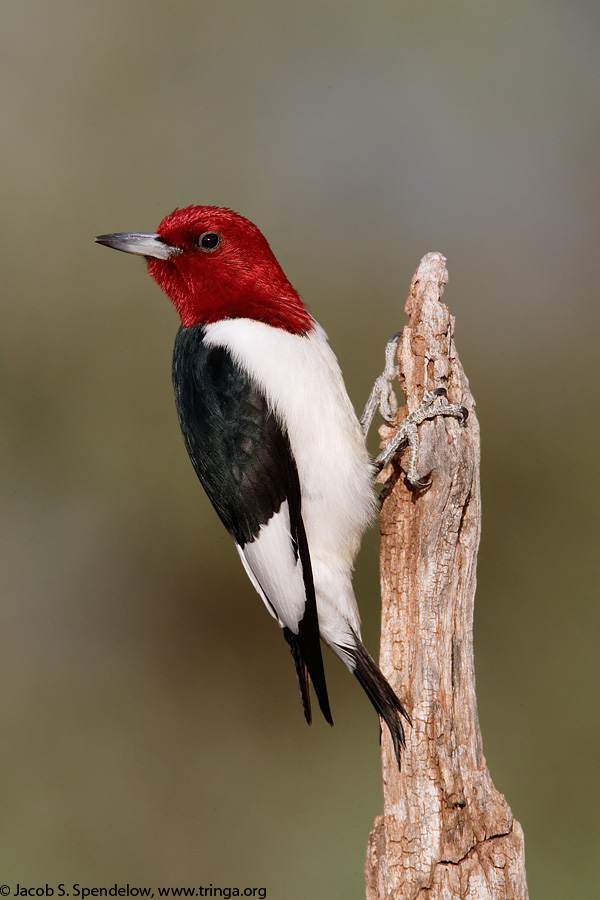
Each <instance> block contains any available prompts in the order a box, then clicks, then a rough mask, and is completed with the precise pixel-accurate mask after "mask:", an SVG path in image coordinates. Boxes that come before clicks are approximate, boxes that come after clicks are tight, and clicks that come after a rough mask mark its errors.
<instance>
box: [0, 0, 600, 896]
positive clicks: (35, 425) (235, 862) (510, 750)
mask: <svg viewBox="0 0 600 900" xmlns="http://www.w3.org/2000/svg"><path fill="white" fill-rule="evenodd" d="M599 39H600V7H598V5H597V4H595V3H590V2H589V0H571V2H570V3H568V4H567V3H559V2H556V0H554V2H553V0H547V2H544V3H542V2H537V0H519V2H515V0H508V2H506V0H504V2H500V0H492V2H468V0H462V2H448V0H444V2H420V3H401V2H397V0H395V2H392V0H388V2H384V0H372V2H368V3H367V2H357V0H348V2H346V3H340V2H332V0H325V2H323V0H304V2H303V3H302V4H295V3H277V2H274V0H259V2H242V0H220V2H218V3H207V2H197V0H196V2H189V0H183V2H168V0H163V2H155V0H145V2H140V0H127V2H123V0H120V2H117V0H103V2H102V3H95V4H92V3H82V2H76V0H56V2H52V3H47V2H41V0H37V2H36V0H18V2H17V0H4V2H3V3H2V7H1V11H0V46H1V53H0V71H1V85H2V87H1V122H2V180H1V183H2V217H1V221H0V228H1V252H2V259H3V262H2V281H3V300H2V328H1V330H0V373H1V377H2V388H1V393H0V416H1V421H2V428H1V434H0V464H1V479H2V493H1V496H2V520H1V528H2V541H1V548H2V562H1V570H0V571H1V591H2V596H1V607H0V608H1V621H0V640H1V653H0V695H1V701H0V704H1V721H2V737H1V740H0V771H1V773H2V802H1V815H0V821H1V824H0V880H1V881H3V882H6V883H8V884H9V885H13V886H14V885H15V884H16V883H17V882H19V883H21V885H34V886H36V885H39V884H45V883H46V882H48V883H50V884H52V883H57V882H58V881H63V882H67V883H69V884H71V883H73V882H77V881H78V882H80V883H82V884H88V885H93V884H95V885H103V886H110V885H111V884H114V882H115V881H117V882H119V883H126V882H127V881H129V882H130V883H132V884H136V883H137V884H142V885H143V884H146V885H151V886H153V887H156V886H159V885H166V886H168V885H173V884H175V885H197V884H204V885H208V884H209V883H211V882H212V883H213V884H214V885H221V886H227V885H229V886H239V887H246V886H251V887H252V886H256V887H266V888H267V892H268V893H267V896H268V897H271V898H282V900H300V898H306V897H315V898H321V897H323V898H325V897H327V898H340V900H341V898H344V900H346V898H350V897H352V898H354V897H356V898H359V897H362V896H364V887H363V878H362V866H363V857H364V852H365V846H366V840H367V835H368V832H369V830H370V828H371V825H372V821H373V818H374V816H375V815H376V814H377V813H379V811H380V809H381V794H380V790H381V789H380V773H379V754H378V739H377V738H378V728H377V721H376V718H375V716H374V714H373V713H372V710H371V709H370V708H369V705H368V702H367V701H366V699H365V698H364V697H363V695H362V693H361V692H360V691H359V690H358V687H357V685H356V683H355V682H354V680H353V679H352V678H350V677H349V676H348V674H347V673H346V672H345V670H344V669H343V667H342V666H341V665H340V664H339V663H337V661H335V660H334V659H333V658H332V657H331V656H330V655H329V654H328V657H327V659H326V664H327V669H328V677H329V681H330V692H331V699H332V705H333V711H334V718H335V722H336V727H335V728H334V729H330V728H329V727H328V726H327V725H325V724H324V723H323V722H321V721H317V722H316V723H315V725H314V726H313V728H312V729H308V728H307V727H306V726H305V724H304V721H303V717H302V714H301V710H300V704H299V700H298V697H297V691H296V686H295V682H294V675H293V667H292V664H291V660H290V659H289V653H288V650H287V648H286V646H285V644H284V642H283V640H282V639H281V635H280V634H279V633H278V630H277V628H276V627H275V626H274V623H273V622H272V620H271V618H270V617H269V616H268V615H267V614H266V613H265V611H264V609H263V607H262V604H261V602H260V600H259V599H258V597H257V596H256V595H255V594H254V592H253V590H252V588H251V587H250V585H249V584H248V582H247V580H246V577H245V575H244V573H243V572H242V569H241V566H240V565H239V563H238V560H237V556H236V554H235V553H234V550H233V546H232V545H231V542H230V540H229V538H228V536H227V535H226V534H225V533H224V531H223V530H222V528H221V527H220V525H219V523H218V521H217V519H216V516H215V515H214V513H213V512H212V509H211V508H210V507H209V504H208V501H207V500H206V499H205V497H204V495H203V493H202V490H201V488H200V486H199V484H198V483H197V482H196V479H195V477H194V474H193V471H192V469H191V466H190V464H189V461H188V460H187V457H186V453H185V450H184V447H183V443H182V440H181V436H180V434H179V428H178V424H177V420H176V414H175V409H174V404H173V399H172V389H171V383H170V357H171V348H172V342H173V337H174V334H175V331H176V328H177V318H176V314H175V312H174V311H173V309H171V307H170V305H169V303H168V301H167V299H166V298H165V297H164V296H163V295H161V294H160V292H159V290H158V288H157V287H156V286H155V285H154V284H153V283H152V282H151V281H150V280H149V279H148V278H147V276H146V275H145V272H144V266H143V264H142V263H141V262H140V261H136V260H134V259H132V258H131V257H127V256H125V255H121V254H116V253H109V252H108V251H107V250H105V249H104V248H102V247H98V246H95V245H94V243H93V236H94V235H95V234H99V233H103V232H109V231H121V230H130V229H131V230H148V231H149V230H153V229H154V228H155V226H156V225H157V224H158V222H159V220H160V219H161V218H162V216H163V215H164V214H166V213H167V212H170V211H171V210H172V209H173V208H174V207H175V206H184V205H187V204H189V203H206V204H216V205H224V206H232V207H233V208H235V209H237V210H239V211H240V212H242V213H243V214H245V215H246V216H248V217H249V218H251V219H252V220H254V221H255V222H256V223H257V224H258V225H259V227H260V228H261V229H262V230H263V231H264V233H265V234H266V236H267V237H268V239H269V240H270V242H271V245H272V247H273V249H274V251H275V253H276V255H277V256H278V258H279V260H280V261H281V263H282V265H283V267H284V269H285V271H286V272H287V274H288V275H289V277H290V278H291V280H292V282H293V283H294V284H295V285H296V287H297V288H298V289H299V290H300V292H301V293H302V295H303V296H304V298H305V299H306V301H307V302H308V304H309V306H310V308H311V310H312V312H313V313H314V314H315V316H316V317H317V318H318V319H319V320H320V322H321V323H322V324H323V326H324V327H325V328H326V330H327V331H328V333H329V336H330V340H331V343H332V345H333V347H334V349H335V350H336V352H337V353H338V356H339V358H340V362H341V364H342V368H343V369H344V372H345V374H346V379H347V383H348V387H349V391H350V394H351V396H352V398H353V400H354V402H355V405H356V406H357V407H361V406H362V403H363V402H364V400H365V398H366V396H367V394H368V391H369V388H370V385H371V383H372V381H373V379H374V377H375V376H376V375H377V374H378V373H379V371H380V369H381V365H382V358H383V346H384V343H385V340H386V339H387V338H388V336H389V335H390V334H391V333H393V332H394V331H395V330H397V329H398V328H400V327H401V326H402V324H403V323H404V321H405V318H404V313H403V303H404V299H405V297H406V294H407V291H408V286H409V283H410V278H411V276H412V273H413V271H414V269H415V268H416V266H417V264H418V262H419V259H420V257H421V256H422V255H423V254H424V253H425V252H427V251H429V250H439V251H441V252H443V253H444V254H445V255H446V256H447V257H448V261H449V270H450V283H449V286H448V288H447V290H446V294H445V299H446V300H447V302H448V304H449V305H450V307H451V310H452V312H453V313H454V315H455V316H456V319H457V327H456V342H457V346H458V349H459V352H460V354H461V358H462V361H463V364H464V366H465V369H466V371H467V374H468V376H469V378H470V382H471V386H472V389H473V393H474V395H475V398H476V400H477V404H478V413H479V417H480V421H481V427H482V446H483V460H482V486H483V504H484V520H483V538H482V545H481V554H480V563H479V587H478V595H477V601H476V610H475V615H476V623H475V652H476V667H477V675H478V700H479V712H480V718H481V726H482V731H483V737H484V746H485V751H486V756H487V760H488V763H489V766H490V769H491V772H492V776H493V778H494V780H495V783H496V785H497V787H498V788H499V789H500V790H501V791H502V792H504V793H505V794H506V797H507V799H508V801H509V802H510V804H511V806H512V809H513V811H514V814H515V816H516V817H517V818H518V819H519V820H520V821H521V823H522V825H523V827H524V829H525V838H526V853H527V866H528V876H529V882H530V890H531V894H532V897H544V898H546V900H553V898H557V900H558V898H560V900H563V898H565V897H567V896H569V897H574V896H577V897H591V896H596V895H597V889H598V885H597V883H595V882H596V880H597V859H598V853H599V851H600V828H599V823H598V805H597V793H598V788H599V778H598V774H599V762H598V755H599V754H598V741H599V737H600V726H599V723H598V692H599V690H600V685H599V684H598V681H599V678H598V663H597V660H598V625H599V621H598V619H599V614H598V608H599V606H598V596H597V595H598V588H597V574H596V573H597V569H598V532H599V527H598V526H599V514H598V504H599V491H598V481H599V478H598V439H599V424H598V412H597V410H598V401H597V391H596V384H595V382H596V377H597V369H598V343H599V338H600V315H599V309H598V307H599V305H598V288H597V282H598V260H599V259H600V242H599V237H600V233H599V231H600V229H599V224H600V216H599V213H598V206H599V200H600V190H599V189H600V177H599V159H600V116H599V106H600V101H599V98H600V65H599V57H598V46H599ZM356 582H357V593H358V597H359V600H360V603H361V609H362V613H363V618H364V622H365V627H364V631H365V637H366V640H367V643H368V644H369V645H370V646H371V648H372V649H373V650H374V651H375V650H376V647H377V639H378V630H379V625H378V615H379V605H378V578H377V535H376V530H375V529H374V530H373V531H372V532H371V533H370V534H369V536H368V538H367V539H366V541H365V545H364V550H363V552H362V554H361V557H360V560H359V566H358V572H357V579H356Z"/></svg>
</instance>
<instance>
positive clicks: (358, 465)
mask: <svg viewBox="0 0 600 900" xmlns="http://www.w3.org/2000/svg"><path fill="white" fill-rule="evenodd" d="M205 343H206V344H208V345H213V346H222V347H225V348H226V349H227V350H228V351H229V352H230V353H231V355H232V356H233V358H234V359H235V361H236V362H237V363H238V365H240V366H241V367H242V368H243V369H244V370H245V371H246V372H247V373H248V374H249V375H250V377H251V378H252V379H253V380H254V381H256V382H257V383H258V385H259V386H260V387H261V389H262V390H263V391H264V394H265V396H266V398H267V400H268V402H269V405H270V407H271V408H272V410H273V411H274V413H275V415H276V416H277V417H278V419H279V420H280V421H281V422H282V423H283V425H284V426H285V428H286V430H287V433H288V436H289V439H290V444H291V447H292V452H293V454H294V458H295V460H296V466H297V468H298V475H299V479H300V486H301V491H302V517H303V519H304V525H305V528H306V535H307V539H308V544H309V548H310V552H311V558H312V559H313V563H314V569H315V588H316V589H317V594H318V595H319V594H322V595H323V594H324V593H325V592H326V593H327V594H328V595H329V594H330V590H329V589H327V590H326V584H325V582H328V581H332V580H333V581H334V582H336V581H337V585H338V593H340V592H341V593H343V594H345V595H346V596H345V597H342V596H340V597H339V598H337V599H336V598H335V597H331V598H330V600H329V602H331V603H334V604H335V606H336V607H338V608H340V607H341V608H340V612H344V613H345V615H346V617H347V618H348V619H349V620H350V621H351V623H352V620H355V621H356V626H357V627H358V613H357V611H356V608H355V601H354V596H353V594H352V588H351V583H350V573H351V569H352V565H353V563H354V558H355V556H356V553H357V551H358V548H359V545H360V541H361V538H362V535H363V532H364V530H365V528H366V527H367V525H368V523H369V521H370V519H371V518H372V516H373V513H374V492H373V468H372V464H371V462H370V458H369V455H368V452H367V449H366V446H365V442H364V438H363V435H362V431H361V428H360V425H359V423H358V420H357V418H356V414H355V412H354V409H353V408H352V404H351V403H350V399H349V397H348V394H347V392H346V387H345V385H344V381H343V378H342V373H341V371H340V368H339V365H338V362H337V359H336V358H335V355H334V353H333V351H332V350H331V348H330V346H329V344H328V343H327V336H326V334H325V332H324V331H323V329H322V328H321V327H320V326H319V325H318V324H317V323H315V327H314V330H313V331H312V332H311V333H310V334H309V335H306V336H300V335H294V334H290V333H288V332H286V331H282V330H281V329H279V328H273V327H272V326H270V325H265V324H264V323H262V322H256V321H254V320H251V319H226V320H223V321H221V322H215V323H213V324H210V325H207V326H206V337H205ZM321 570H323V573H324V574H323V577H322V578H319V575H318V573H319V571H321ZM336 575H337V577H336ZM338 578H339V581H338V580H337V579H338ZM319 582H321V584H319ZM342 584H343V585H344V587H343V589H342ZM321 599H322V600H324V599H325V597H324V596H323V597H321ZM318 600H319V596H318ZM348 604H350V605H351V606H353V609H352V611H350V610H348V608H347V606H348ZM350 612H351V615H349V614H350Z"/></svg>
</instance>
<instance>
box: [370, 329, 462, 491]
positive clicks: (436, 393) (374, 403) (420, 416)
mask: <svg viewBox="0 0 600 900" xmlns="http://www.w3.org/2000/svg"><path fill="white" fill-rule="evenodd" d="M401 335H402V332H401V331H399V332H397V333H396V334H395V335H394V336H393V337H391V338H390V340H389V341H388V342H387V344H386V348H385V368H384V370H383V372H382V374H381V375H380V376H379V378H378V379H377V380H376V382H375V385H374V386H373V390H372V391H371V396H370V397H369V400H368V401H367V405H366V407H365V410H364V412H363V414H362V417H361V420H360V424H361V426H362V428H363V432H364V434H365V437H366V435H367V432H368V430H369V426H370V424H371V422H372V420H373V416H374V415H375V412H376V410H377V409H378V410H379V412H380V414H381V416H382V418H383V419H384V420H385V421H386V422H387V423H388V424H392V420H393V419H394V418H395V415H396V412H397V410H398V401H397V399H396V395H395V393H394V389H393V386H392V382H393V380H394V378H396V377H397V375H398V366H397V362H396V347H397V344H398V340H399V338H400V336H401ZM447 397H448V391H447V389H446V388H445V387H437V388H433V390H431V391H427V392H426V393H425V394H424V396H423V399H422V400H421V403H420V404H419V405H418V406H417V408H416V409H414V410H413V411H412V412H411V413H409V414H408V415H407V416H406V418H405V419H403V421H402V422H401V423H400V425H399V426H398V427H397V429H396V431H395V433H394V434H393V435H392V437H391V438H390V440H389V441H388V443H387V444H386V446H385V447H384V448H383V450H382V451H381V453H380V454H379V455H378V456H377V457H376V459H375V461H374V462H375V467H376V470H377V472H380V471H381V470H382V469H383V468H385V466H387V464H388V463H389V462H391V460H392V458H393V457H394V456H395V454H396V453H397V452H398V450H399V449H400V448H401V447H403V446H405V445H408V450H409V452H408V461H407V465H406V479H407V481H408V482H409V484H410V485H411V486H412V487H413V488H415V489H416V490H420V491H422V490H426V489H427V488H428V487H430V486H431V481H421V480H420V479H419V476H418V474H417V469H416V462H417V455H418V452H419V435H418V426H419V425H420V424H421V423H422V422H424V421H425V420H426V419H433V418H436V417H437V416H452V417H453V418H456V419H458V420H459V422H460V424H461V425H465V424H466V421H467V417H468V415H469V411H468V410H467V409H466V408H465V407H464V406H461V405H459V404H456V403H449V402H448V400H447Z"/></svg>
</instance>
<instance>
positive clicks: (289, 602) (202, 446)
mask: <svg viewBox="0 0 600 900" xmlns="http://www.w3.org/2000/svg"><path fill="white" fill-rule="evenodd" d="M173 384H174V387H175V399H176V403H177V409H178V412H179V421H180V424H181V430H182V432H183V437H184V440H185V444H186V447H187V450H188V453H189V455H190V459H191V461H192V464H193V466H194V469H195V470H196V474H197V475H198V478H199V479H200V481H201V482H202V485H203V487H204V489H205V491H206V493H207V494H208V497H209V499H210V501H211V503H212V504H213V506H214V508H215V510H216V511H217V514H218V515H219V517H220V519H221V521H222V522H223V524H224V525H225V527H226V528H227V530H228V531H229V532H230V534H231V535H232V536H233V538H234V539H235V541H236V543H237V545H238V549H239V550H240V555H241V557H242V561H243V562H244V566H245V568H246V571H247V572H248V575H249V577H250V579H251V581H252V583H253V584H254V586H255V587H256V589H257V590H258V592H259V594H260V595H261V596H262V598H263V600H264V601H265V603H266V604H267V606H268V607H269V608H270V610H271V612H272V613H273V614H274V615H275V617H276V618H277V620H278V621H279V623H280V624H281V626H282V627H283V629H284V635H285V638H286V640H287V642H288V644H289V645H290V649H291V651H292V656H293V658H294V663H295V666H296V673H297V676H298V684H299V687H300V693H301V696H302V703H303V707H304V714H305V716H306V719H307V721H308V722H310V720H311V713H310V697H309V690H308V675H307V669H308V673H309V674H310V677H311V680H312V682H313V685H314V687H315V691H316V694H317V698H318V701H319V705H320V707H321V710H322V712H323V715H324V716H325V718H326V719H327V721H328V722H331V712H330V709H329V701H328V697H327V687H326V683H325V673H324V670H323V659H322V656H321V644H320V638H319V623H318V618H317V605H316V599H315V589H314V584H313V576H312V569H311V563H310V554H309V549H308V543H307V540H306V534H305V531H304V523H303V521H302V508H301V495H300V483H299V481H298V472H297V470H296V464H295V462H294V457H293V455H292V451H291V448H290V444H289V440H288V437H287V434H286V433H285V431H284V430H283V429H282V427H281V425H280V424H279V422H278V421H277V420H276V418H275V416H274V415H273V413H272V412H271V411H270V410H269V408H268V404H267V400H266V398H265V397H264V395H263V393H262V392H261V391H260V389H259V388H258V387H257V386H256V385H255V384H254V383H253V382H252V381H251V379H250V378H249V376H248V375H247V374H246V373H245V372H244V371H243V369H241V368H240V366H238V365H237V363H236V362H235V361H234V360H233V358H232V356H231V354H230V353H229V352H228V351H227V350H226V349H225V348H223V347H218V346H207V345H206V344H205V343H204V328H203V327H202V326H201V325H196V326H192V327H191V328H183V327H182V328H180V330H179V332H178V334H177V338H176V341H175V350H174V354H173Z"/></svg>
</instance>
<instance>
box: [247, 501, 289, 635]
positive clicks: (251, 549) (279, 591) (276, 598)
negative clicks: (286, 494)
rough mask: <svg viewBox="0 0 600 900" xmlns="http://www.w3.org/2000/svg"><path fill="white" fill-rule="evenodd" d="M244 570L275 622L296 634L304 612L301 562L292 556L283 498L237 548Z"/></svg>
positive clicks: (287, 505) (286, 504) (287, 511)
mask: <svg viewBox="0 0 600 900" xmlns="http://www.w3.org/2000/svg"><path fill="white" fill-rule="evenodd" d="M237 550H238V553H239V554H240V557H241V560H242V562H243V564H244V568H245V570H246V574H247V575H248V577H249V578H250V581H251V582H252V584H253V585H254V587H255V588H256V590H257V591H258V593H259V594H260V596H261V597H262V599H263V601H264V602H265V605H266V607H267V609H268V610H269V612H270V613H271V614H272V615H273V616H275V618H276V619H277V620H278V622H279V624H280V625H282V626H284V625H285V626H286V627H287V628H289V629H290V631H292V632H293V633H294V634H298V625H299V622H300V620H301V619H302V617H303V615H304V607H305V605H306V591H305V588H304V578H303V575H302V563H301V562H300V558H298V559H296V556H295V554H294V545H293V543H292V535H291V532H290V508H289V504H288V502H287V500H284V501H283V503H282V504H281V508H280V510H279V512H278V513H275V515H274V516H272V517H271V518H270V519H269V521H268V522H267V524H266V525H261V527H260V531H259V533H258V536H257V537H256V538H255V540H253V541H252V542H251V543H248V544H246V545H245V546H244V547H243V548H242V547H239V546H238V548H237Z"/></svg>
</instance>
